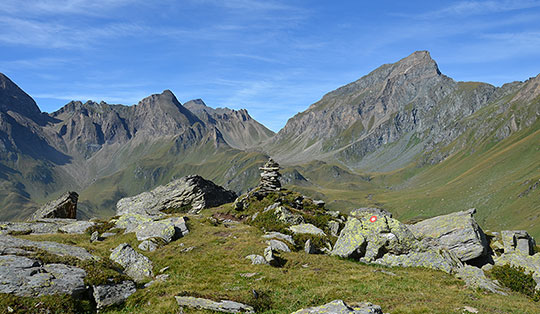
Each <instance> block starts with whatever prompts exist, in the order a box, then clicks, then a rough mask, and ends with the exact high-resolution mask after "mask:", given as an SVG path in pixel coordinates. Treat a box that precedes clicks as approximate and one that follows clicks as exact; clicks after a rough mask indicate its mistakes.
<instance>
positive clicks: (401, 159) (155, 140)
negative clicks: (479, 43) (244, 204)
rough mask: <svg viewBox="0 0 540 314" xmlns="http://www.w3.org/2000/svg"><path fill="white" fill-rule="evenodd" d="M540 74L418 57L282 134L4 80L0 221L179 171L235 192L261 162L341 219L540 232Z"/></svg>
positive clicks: (90, 207) (102, 212)
mask: <svg viewBox="0 0 540 314" xmlns="http://www.w3.org/2000/svg"><path fill="white" fill-rule="evenodd" d="M539 116H540V75H539V76H536V77H533V78H530V79H528V80H526V81H524V82H511V83H508V84H504V85H503V86H501V87H495V86H492V85H490V84H486V83H480V82H457V81H454V80H453V79H452V78H449V77H447V76H445V75H444V74H442V73H441V71H440V70H439V68H438V66H437V63H436V62H435V61H434V60H433V59H432V58H431V56H430V54H429V53H428V52H426V51H417V52H414V53H413V54H411V55H410V56H408V57H406V58H404V59H402V60H399V61H397V62H396V63H393V64H385V65H382V66H380V67H379V68H377V69H375V70H374V71H372V72H371V73H369V74H367V75H365V76H363V77H361V78H360V79H358V80H357V81H355V82H353V83H350V84H347V85H345V86H343V87H340V88H338V89H336V90H334V91H332V92H330V93H328V94H326V95H324V96H323V97H322V99H321V100H320V101H318V102H316V103H314V104H313V105H311V106H310V107H309V108H308V109H307V110H305V111H303V112H301V113H298V114H297V115H295V116H294V117H292V118H291V119H289V121H288V122H287V124H286V126H285V127H284V128H283V129H281V130H280V131H279V132H278V133H276V134H274V132H272V131H270V130H269V129H267V128H266V127H264V126H263V125H262V124H260V123H259V122H257V121H256V120H254V119H253V118H252V117H251V116H250V115H249V114H248V112H247V111H246V110H232V109H228V108H218V109H213V108H210V107H208V106H206V104H205V103H204V102H203V101H202V100H201V99H196V100H191V101H188V102H186V103H184V104H181V103H180V102H179V101H178V100H177V99H176V97H175V96H174V94H173V93H172V92H171V91H169V90H165V91H163V92H162V93H161V94H155V95H151V96H149V97H147V98H145V99H143V100H141V101H140V102H139V103H138V104H137V105H133V106H124V105H112V104H107V103H105V102H100V103H96V102H93V101H87V102H85V103H82V102H80V101H72V102H70V103H68V104H66V105H65V106H64V107H62V108H61V109H59V110H58V111H56V112H53V113H43V112H41V111H40V109H39V108H38V106H37V105H36V103H35V101H34V100H33V99H32V98H31V97H30V96H29V95H27V94H26V93H25V92H24V91H23V90H22V89H20V88H19V87H18V86H17V85H16V84H15V83H13V82H12V81H11V80H10V79H9V78H7V77H6V76H5V75H3V74H0V186H1V188H0V219H24V218H26V217H28V216H29V215H30V214H31V213H32V212H33V211H34V210H35V208H36V207H37V206H38V205H39V204H41V203H43V202H45V201H47V200H49V199H52V198H54V197H56V196H58V195H59V194H61V193H64V192H65V191H66V190H75V191H78V192H79V193H80V198H79V208H80V210H79V212H80V213H81V215H82V217H92V216H107V215H112V214H113V213H114V211H115V204H116V201H117V200H118V199H120V198H122V197H125V196H130V195H134V194H137V193H140V192H142V191H145V190H149V189H151V188H153V187H155V186H157V185H159V184H165V183H167V182H169V181H170V180H172V179H174V178H177V177H180V176H184V175H187V174H195V173H196V174H200V175H202V176H203V177H205V178H207V179H210V180H213V181H215V182H216V183H218V184H221V185H223V186H225V187H227V188H229V189H232V190H234V191H236V192H238V193H242V192H245V191H247V190H248V189H250V188H252V187H254V186H255V185H256V184H257V182H258V173H259V171H258V167H259V166H260V165H261V164H262V163H263V162H264V161H265V160H266V159H267V158H268V157H269V156H271V157H272V158H274V159H276V160H277V161H279V162H280V164H281V165H282V166H283V170H282V173H283V177H282V181H283V183H285V184H286V186H290V187H294V188H295V189H297V190H300V191H302V193H304V194H306V195H310V196H312V197H318V198H322V199H324V200H325V201H326V202H327V204H328V206H329V207H330V208H335V209H340V210H344V211H348V210H351V209H353V208H355V207H358V206H376V207H382V208H385V209H387V210H390V211H392V212H393V213H394V214H395V215H396V216H397V217H400V218H401V219H405V220H407V219H409V220H411V221H412V220H417V219H422V218H426V217H430V216H433V215H439V214H444V213H448V212H452V211H457V210H463V209H467V208H470V207H476V208H477V210H478V215H477V219H478V220H479V221H481V223H482V225H486V226H488V227H490V228H494V229H504V228H525V229H527V230H529V232H531V233H532V234H533V235H536V236H540V188H538V186H539V185H540V184H539V182H540V131H539V126H540V125H539V122H538V117H539Z"/></svg>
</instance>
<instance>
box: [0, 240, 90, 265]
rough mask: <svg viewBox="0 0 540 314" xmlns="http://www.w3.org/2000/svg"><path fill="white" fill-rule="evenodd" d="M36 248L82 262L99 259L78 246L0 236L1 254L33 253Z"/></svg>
mask: <svg viewBox="0 0 540 314" xmlns="http://www.w3.org/2000/svg"><path fill="white" fill-rule="evenodd" d="M34 248H36V249H41V250H45V251H47V252H49V253H51V254H55V255H58V256H71V257H76V258H78V259H80V260H92V259H93V260H96V259H98V257H96V256H94V255H92V254H90V253H88V251H87V250H85V249H84V248H82V247H78V246H71V245H67V244H62V243H56V242H50V241H32V240H26V239H20V238H15V237H12V236H9V235H0V254H5V253H6V252H9V251H17V250H26V251H32V250H33V249H34Z"/></svg>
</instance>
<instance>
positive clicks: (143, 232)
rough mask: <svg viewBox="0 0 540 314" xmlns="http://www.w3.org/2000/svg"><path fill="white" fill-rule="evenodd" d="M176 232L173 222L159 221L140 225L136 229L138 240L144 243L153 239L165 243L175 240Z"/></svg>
mask: <svg viewBox="0 0 540 314" xmlns="http://www.w3.org/2000/svg"><path fill="white" fill-rule="evenodd" d="M175 233H176V231H175V228H174V225H173V223H172V222H171V221H167V220H159V221H151V222H148V223H144V224H140V225H139V226H138V227H137V229H135V235H136V236H137V240H139V241H144V240H148V239H152V238H161V239H163V241H165V243H169V242H171V241H172V240H173V238H174V235H175Z"/></svg>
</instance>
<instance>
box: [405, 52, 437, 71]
mask: <svg viewBox="0 0 540 314" xmlns="http://www.w3.org/2000/svg"><path fill="white" fill-rule="evenodd" d="M395 65H396V66H397V68H398V69H399V70H402V71H403V72H402V73H406V72H407V71H410V70H411V69H412V68H416V69H420V70H424V71H426V72H428V73H431V74H437V75H440V74H441V71H440V70H439V66H438V65H437V63H436V62H435V60H433V59H432V58H431V55H430V53H429V51H426V50H423V51H415V52H413V53H412V54H410V55H409V56H407V57H405V58H403V59H401V60H399V61H398V62H397V63H395Z"/></svg>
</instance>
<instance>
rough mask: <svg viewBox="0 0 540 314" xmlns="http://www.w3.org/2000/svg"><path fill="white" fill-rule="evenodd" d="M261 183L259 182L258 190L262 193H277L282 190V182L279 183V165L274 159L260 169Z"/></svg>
mask: <svg viewBox="0 0 540 314" xmlns="http://www.w3.org/2000/svg"><path fill="white" fill-rule="evenodd" d="M259 170H261V171H262V172H261V181H260V182H259V185H258V189H259V191H261V192H263V193H264V192H277V191H280V190H281V182H279V177H281V174H280V173H279V164H278V163H277V162H275V161H274V160H273V159H272V158H270V159H268V161H267V162H266V163H265V164H264V166H262V167H260V168H259Z"/></svg>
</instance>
